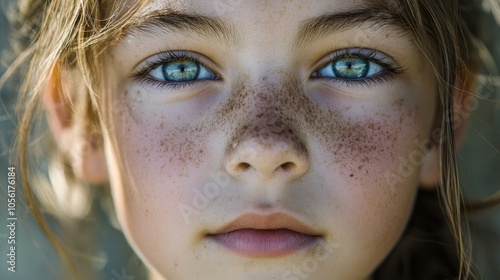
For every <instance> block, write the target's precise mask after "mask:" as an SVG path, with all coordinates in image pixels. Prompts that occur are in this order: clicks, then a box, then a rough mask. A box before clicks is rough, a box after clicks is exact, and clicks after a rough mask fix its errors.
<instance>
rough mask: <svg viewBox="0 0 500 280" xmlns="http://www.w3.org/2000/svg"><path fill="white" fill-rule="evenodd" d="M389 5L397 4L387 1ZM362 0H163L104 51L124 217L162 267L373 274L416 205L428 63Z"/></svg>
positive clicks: (428, 106) (220, 272)
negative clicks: (106, 54) (109, 48)
mask: <svg viewBox="0 0 500 280" xmlns="http://www.w3.org/2000/svg"><path fill="white" fill-rule="evenodd" d="M389 6H391V5H389ZM392 13H397V6H392V9H391V10H390V11H387V10H382V9H378V8H375V7H374V6H371V4H370V3H369V1H363V0H359V1H357V0H345V1H344V0H333V1H332V0H315V1H307V2H304V1H300V0H290V1H242V0H234V1H229V0H227V1H224V0H218V1H196V0H192V1H189V0H186V1H150V3H149V4H148V5H146V6H145V7H144V8H143V9H142V10H141V12H140V13H139V14H138V15H137V17H136V19H137V20H136V23H135V24H134V25H132V26H130V27H129V28H127V29H126V32H124V34H123V37H122V38H121V39H120V41H119V42H118V43H117V44H116V45H115V46H113V47H112V49H111V50H110V52H109V55H108V58H107V61H106V63H105V64H104V65H105V67H106V72H105V73H106V77H105V78H106V82H107V88H108V89H109V91H108V92H107V93H106V95H105V96H104V99H105V101H106V104H107V108H108V112H109V116H108V117H109V119H110V122H109V123H108V124H109V126H108V130H107V133H106V136H105V139H106V142H105V151H106V155H107V163H108V167H109V169H110V176H111V185H112V192H113V197H114V200H115V203H116V210H117V214H118V217H119V220H120V222H121V224H122V226H123V229H124V232H125V234H126V235H127V237H128V239H129V241H130V242H131V243H132V245H133V247H134V248H135V250H136V251H137V252H138V254H139V255H140V256H141V258H142V259H143V260H144V261H145V262H146V264H147V265H148V266H149V267H150V268H151V269H153V270H155V271H156V272H157V274H159V275H162V276H163V277H164V278H165V279H168V280H176V279H306V278H307V279H319V280H321V279H329V280H331V279H369V278H370V275H371V274H372V273H373V271H374V270H375V269H376V267H377V266H378V265H379V264H380V263H381V261H382V260H383V259H384V257H385V256H386V255H387V254H388V253H389V252H390V251H391V249H392V248H393V246H394V245H395V243H396V242H397V241H398V238H399V237H400V235H401V233H402V232H403V230H404V228H405V226H406V222H407V221H408V218H409V216H410V213H411V210H412V207H413V201H414V198H415V195H416V189H417V184H418V181H419V169H420V163H421V160H422V156H423V154H424V151H423V150H425V148H423V146H424V145H423V144H422V143H423V142H424V140H425V139H426V138H427V137H428V136H429V133H430V131H431V129H432V124H433V122H434V111H435V107H436V100H435V83H434V78H433V74H432V70H431V67H430V64H429V63H428V62H427V61H426V59H424V58H423V56H422V54H421V53H420V52H419V51H418V49H417V48H416V46H415V45H414V44H413V41H412V39H411V37H410V36H409V33H407V31H406V30H404V29H403V27H402V25H400V24H399V23H398V21H397V19H396V17H395V16H394V15H393V14H392Z"/></svg>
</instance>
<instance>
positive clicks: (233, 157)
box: [225, 138, 309, 180]
mask: <svg viewBox="0 0 500 280" xmlns="http://www.w3.org/2000/svg"><path fill="white" fill-rule="evenodd" d="M305 151H306V150H305V147H304V145H302V144H300V143H297V142H296V141H294V142H291V141H279V140H278V141H276V140H273V139H255V138H252V139H247V140H246V141H243V142H240V143H239V144H237V145H235V146H234V147H233V149H232V151H231V153H230V155H229V156H228V157H227V161H226V164H225V165H226V170H227V171H228V173H229V174H231V175H232V176H234V177H236V178H242V177H248V176H256V175H257V176H259V177H260V178H261V179H262V180H269V179H273V178H277V177H281V178H284V179H286V180H293V179H296V178H298V177H299V176H301V175H302V174H304V173H305V172H306V171H307V169H308V168H309V162H308V159H307V152H305Z"/></svg>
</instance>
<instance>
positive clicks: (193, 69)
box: [162, 60, 200, 82]
mask: <svg viewBox="0 0 500 280" xmlns="http://www.w3.org/2000/svg"><path fill="white" fill-rule="evenodd" d="M162 72H163V76H164V78H165V80H167V81H173V82H183V81H192V80H194V79H196V77H198V74H199V72H200V65H199V64H198V63H196V62H194V61H190V60H177V61H171V62H169V63H165V64H164V65H163V67H162Z"/></svg>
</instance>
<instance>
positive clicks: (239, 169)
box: [236, 162, 251, 172]
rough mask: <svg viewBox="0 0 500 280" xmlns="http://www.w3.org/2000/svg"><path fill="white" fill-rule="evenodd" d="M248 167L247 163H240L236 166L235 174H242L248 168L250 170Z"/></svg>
mask: <svg viewBox="0 0 500 280" xmlns="http://www.w3.org/2000/svg"><path fill="white" fill-rule="evenodd" d="M250 166H251V165H250V164H249V163H247V162H241V163H240V164H238V165H237V166H236V171H237V172H243V171H246V170H247V169H249V168H250Z"/></svg>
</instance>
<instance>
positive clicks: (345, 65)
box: [332, 58, 369, 79]
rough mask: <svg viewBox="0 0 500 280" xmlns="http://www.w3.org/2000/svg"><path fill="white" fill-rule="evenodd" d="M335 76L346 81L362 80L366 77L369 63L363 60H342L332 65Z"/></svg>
mask: <svg viewBox="0 0 500 280" xmlns="http://www.w3.org/2000/svg"><path fill="white" fill-rule="evenodd" d="M332 68H333V73H334V74H335V76H337V77H339V78H344V79H361V78H364V77H366V74H367V73H368V70H369V62H368V60H366V59H363V58H342V59H339V60H337V61H336V62H334V63H333V64H332Z"/></svg>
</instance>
